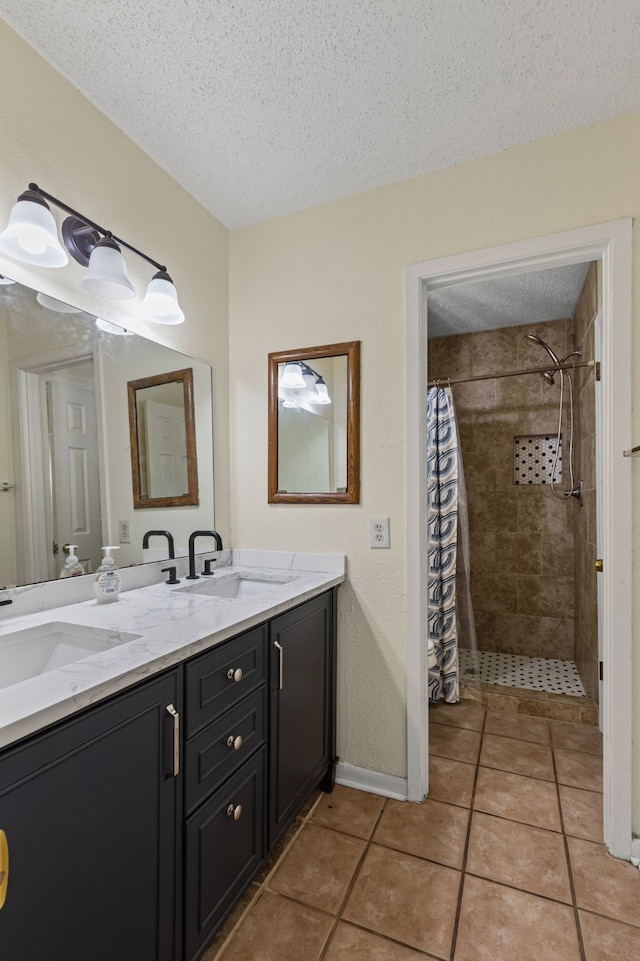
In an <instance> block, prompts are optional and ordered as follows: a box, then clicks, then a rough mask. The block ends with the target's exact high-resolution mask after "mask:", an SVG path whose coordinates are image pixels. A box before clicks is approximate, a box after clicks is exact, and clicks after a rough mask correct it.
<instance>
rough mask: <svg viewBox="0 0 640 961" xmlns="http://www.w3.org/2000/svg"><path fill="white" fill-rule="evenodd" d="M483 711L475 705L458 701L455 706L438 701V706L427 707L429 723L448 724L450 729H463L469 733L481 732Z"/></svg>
mask: <svg viewBox="0 0 640 961" xmlns="http://www.w3.org/2000/svg"><path fill="white" fill-rule="evenodd" d="M484 715H485V709H484V708H483V707H480V706H478V705H477V704H465V703H463V702H462V701H459V702H458V703H457V704H445V703H444V701H440V703H438V704H430V705H429V721H430V722H431V721H433V722H435V723H436V724H450V725H451V726H452V727H463V728H466V729H467V730H469V731H481V730H482V725H483V723H484Z"/></svg>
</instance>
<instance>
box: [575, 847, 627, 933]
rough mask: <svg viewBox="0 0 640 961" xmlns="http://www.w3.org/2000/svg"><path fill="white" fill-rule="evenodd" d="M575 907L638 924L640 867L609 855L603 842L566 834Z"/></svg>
mask: <svg viewBox="0 0 640 961" xmlns="http://www.w3.org/2000/svg"><path fill="white" fill-rule="evenodd" d="M568 843H569V860H570V862H571V872H572V874H573V883H574V887H575V891H576V902H577V904H578V907H579V908H585V909H586V910H587V911H595V912H596V913H598V914H604V915H605V916H606V917H608V918H614V919H615V920H616V921H624V922H626V923H628V924H635V925H636V926H640V871H638V869H637V868H634V866H633V865H632V864H630V863H629V862H628V861H621V860H619V859H618V858H614V857H612V856H611V855H610V854H609V852H608V851H607V849H606V848H605V846H604V845H603V844H595V843H594V842H593V841H582V840H580V839H578V838H569V839H568Z"/></svg>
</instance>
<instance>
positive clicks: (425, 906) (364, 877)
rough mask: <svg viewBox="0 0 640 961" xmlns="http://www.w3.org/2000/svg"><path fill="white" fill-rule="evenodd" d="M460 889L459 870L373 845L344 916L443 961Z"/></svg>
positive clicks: (450, 937) (450, 936)
mask: <svg viewBox="0 0 640 961" xmlns="http://www.w3.org/2000/svg"><path fill="white" fill-rule="evenodd" d="M459 885H460V873H459V872H458V871H454V870H452V869H451V868H447V867H443V866H442V865H441V864H433V863H432V862H431V861H423V860H422V859H421V858H414V857H412V856H411V855H409V854H403V853H402V852H400V851H390V850H388V849H387V848H383V847H379V846H378V845H377V844H372V845H371V847H370V848H369V850H368V851H367V855H366V858H365V861H364V864H363V866H362V868H361V870H360V873H359V875H358V877H357V879H356V882H355V884H354V886H353V890H352V891H351V895H350V897H349V900H348V901H347V906H346V908H345V910H344V912H343V918H344V919H345V920H347V921H354V922H355V923H356V924H359V925H361V926H362V927H365V928H368V929H370V930H372V931H375V932H377V933H378V934H382V935H385V936H387V937H389V938H393V939H394V940H396V941H401V942H403V943H404V944H408V945H409V946H410V947H414V948H418V949H419V950H422V951H426V952H428V953H429V954H433V955H435V956H436V957H437V958H448V957H449V953H450V950H451V939H452V936H453V923H454V919H455V914H456V904H457V899H458V888H459Z"/></svg>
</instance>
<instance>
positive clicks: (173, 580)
mask: <svg viewBox="0 0 640 961" xmlns="http://www.w3.org/2000/svg"><path fill="white" fill-rule="evenodd" d="M176 570H177V568H176V567H163V568H162V573H163V574H168V575H169V580H167V581H165V584H179V583H180V581H179V580H178V578H177V577H176Z"/></svg>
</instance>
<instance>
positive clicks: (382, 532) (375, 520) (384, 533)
mask: <svg viewBox="0 0 640 961" xmlns="http://www.w3.org/2000/svg"><path fill="white" fill-rule="evenodd" d="M369 535H370V543H371V547H389V518H388V517H372V518H371V519H370V521H369Z"/></svg>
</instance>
